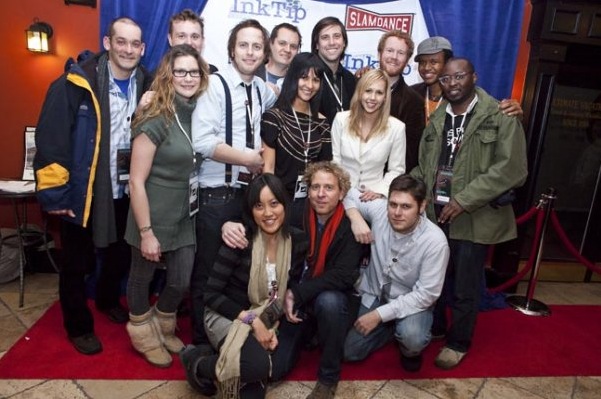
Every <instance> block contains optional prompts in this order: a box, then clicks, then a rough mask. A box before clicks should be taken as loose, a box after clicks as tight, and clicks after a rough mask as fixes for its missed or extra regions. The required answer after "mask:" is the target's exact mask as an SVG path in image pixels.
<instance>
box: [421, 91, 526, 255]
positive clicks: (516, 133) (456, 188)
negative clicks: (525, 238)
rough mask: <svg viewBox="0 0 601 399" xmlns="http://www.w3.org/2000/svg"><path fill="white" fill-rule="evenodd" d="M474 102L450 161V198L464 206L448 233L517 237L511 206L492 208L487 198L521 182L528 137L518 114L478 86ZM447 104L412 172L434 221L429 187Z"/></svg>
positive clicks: (487, 238)
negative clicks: (501, 106)
mask: <svg viewBox="0 0 601 399" xmlns="http://www.w3.org/2000/svg"><path fill="white" fill-rule="evenodd" d="M476 93H477V95H478V102H477V104H476V106H475V107H474V109H473V110H472V117H471V119H470V120H469V123H468V124H467V127H466V129H465V133H464V136H463V142H462V144H461V147H460V149H459V150H458V153H457V156H456V159H455V163H454V165H453V184H452V186H451V187H452V188H451V198H454V199H455V200H456V201H457V202H458V203H459V204H460V205H461V206H462V207H463V208H464V210H465V212H463V213H462V214H460V215H459V216H458V217H457V218H456V219H455V220H454V221H453V222H452V223H451V224H450V231H449V235H450V238H451V239H457V240H467V241H472V242H476V243H480V244H496V243H500V242H503V241H507V240H510V239H513V238H515V237H516V235H517V232H516V224H515V215H514V213H513V208H512V206H511V204H510V205H506V206H501V207H499V208H498V209H495V208H493V207H491V206H490V205H489V203H490V202H491V201H492V200H494V199H495V198H497V197H498V196H500V195H501V194H503V193H504V192H506V191H508V190H510V189H512V188H515V187H519V186H521V185H522V184H524V182H525V180H526V176H527V174H528V168H527V158H526V138H525V134H524V130H523V128H522V125H521V123H520V121H519V120H518V119H517V118H516V117H510V116H506V115H503V114H502V113H501V112H500V111H499V109H498V102H497V100H495V99H494V98H493V97H491V96H490V95H489V94H487V93H486V92H485V91H484V90H482V89H481V88H478V87H477V88H476ZM445 117H446V106H444V104H443V105H442V106H440V107H439V108H438V109H437V110H436V112H434V113H433V114H432V116H431V119H430V123H429V125H428V126H427V127H426V129H425V130H424V134H423V136H422V139H421V142H420V148H419V165H418V166H417V167H415V168H414V169H413V170H412V171H411V174H412V175H413V176H416V177H420V178H422V179H424V181H425V182H426V185H427V187H428V192H429V197H428V200H429V205H428V209H427V212H428V217H429V218H430V220H432V221H434V222H435V221H436V216H435V214H434V206H433V204H432V188H433V186H434V182H435V181H436V172H437V169H438V161H439V157H440V152H441V149H442V140H443V137H444V132H443V130H444V122H445Z"/></svg>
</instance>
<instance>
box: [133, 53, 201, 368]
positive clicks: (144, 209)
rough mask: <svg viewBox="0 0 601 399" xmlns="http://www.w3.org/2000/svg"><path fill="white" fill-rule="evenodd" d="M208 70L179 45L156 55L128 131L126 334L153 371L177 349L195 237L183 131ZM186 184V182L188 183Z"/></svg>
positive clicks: (189, 156) (191, 158)
mask: <svg viewBox="0 0 601 399" xmlns="http://www.w3.org/2000/svg"><path fill="white" fill-rule="evenodd" d="M207 85H208V67H207V64H206V63H205V62H204V61H203V60H202V58H201V57H200V54H199V53H198V51H196V50H195V49H194V48H192V47H191V46H189V45H187V44H183V45H178V46H173V47H172V48H171V49H170V50H169V51H168V52H167V54H166V55H165V56H164V57H163V59H162V61H161V63H160V65H159V68H158V69H157V72H156V76H155V79H154V82H153V83H152V86H151V88H150V90H152V91H153V92H154V95H153V96H152V97H151V99H150V101H149V103H148V105H146V106H145V107H144V108H143V109H142V111H141V112H140V115H138V116H137V118H136V120H135V121H134V123H133V125H132V137H133V139H132V153H131V167H130V171H129V172H130V173H129V174H130V179H129V188H130V198H131V202H130V204H131V205H130V210H129V216H128V221H127V228H126V232H125V239H126V240H127V242H128V243H129V244H130V245H131V248H132V262H131V271H130V275H129V280H128V283H127V302H128V305H129V309H130V315H129V323H127V332H128V333H129V336H130V338H131V342H132V345H133V347H134V348H135V349H136V350H137V351H138V352H140V353H141V354H142V355H143V356H144V357H145V358H146V360H147V361H148V362H149V363H151V364H153V365H155V366H157V367H169V366H170V365H171V362H172V358H171V355H170V354H169V352H171V353H177V352H179V351H180V350H181V349H183V347H184V344H183V343H182V341H181V340H180V339H179V338H177V337H176V336H175V334H174V332H175V326H176V310H177V307H178V305H179V303H180V302H181V300H182V297H183V295H184V293H185V291H186V290H187V289H188V286H189V283H190V276H191V273H192V266H193V263H194V253H195V245H196V237H195V232H194V218H192V217H191V214H192V213H193V211H194V209H197V204H198V202H197V194H198V193H197V190H196V186H195V184H196V169H197V168H196V159H195V154H194V150H193V148H192V142H191V141H190V140H191V136H190V130H191V118H192V111H193V110H194V107H195V105H196V99H197V98H198V96H199V95H200V94H201V93H202V92H203V91H204V90H206V88H207ZM192 183H194V184H192ZM158 266H164V267H165V268H166V280H167V282H166V285H165V288H164V289H163V291H162V293H161V295H160V297H159V298H158V301H157V302H156V304H155V305H154V306H153V307H151V306H150V303H149V298H148V296H149V295H148V292H149V285H150V282H151V280H152V277H153V275H154V271H155V269H156V268H157V267H158Z"/></svg>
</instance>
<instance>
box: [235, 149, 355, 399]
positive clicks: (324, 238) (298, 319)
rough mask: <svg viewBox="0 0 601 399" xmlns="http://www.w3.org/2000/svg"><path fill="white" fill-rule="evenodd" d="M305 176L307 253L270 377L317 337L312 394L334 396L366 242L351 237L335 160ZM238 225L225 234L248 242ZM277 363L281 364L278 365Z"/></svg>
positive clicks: (343, 177) (293, 276) (295, 276)
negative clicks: (317, 367) (359, 241)
mask: <svg viewBox="0 0 601 399" xmlns="http://www.w3.org/2000/svg"><path fill="white" fill-rule="evenodd" d="M303 181H305V182H306V184H307V188H308V190H307V191H308V198H309V206H308V207H307V214H306V223H305V225H306V235H307V236H308V238H309V243H310V244H309V253H308V256H307V260H306V262H304V264H303V265H301V267H300V268H293V269H291V270H290V278H289V282H288V290H287V291H286V298H285V312H286V320H282V322H281V324H280V327H279V331H280V334H279V336H278V338H279V342H280V345H279V347H278V349H277V350H276V351H275V352H274V353H273V355H272V360H273V363H274V368H273V373H272V376H271V377H272V380H279V379H282V378H284V376H285V375H286V374H288V373H289V372H290V371H291V370H292V368H293V367H294V366H295V364H296V362H297V361H298V358H299V354H300V351H301V349H303V348H304V347H306V346H307V345H311V344H310V343H311V342H312V341H313V338H314V337H315V338H317V340H316V341H317V343H319V345H320V346H321V348H322V352H321V357H320V360H319V369H318V371H317V379H318V381H317V384H316V385H315V387H314V389H313V391H312V392H311V393H310V394H309V396H308V398H310V399H317V398H333V397H334V395H335V393H336V388H337V386H338V381H339V380H340V369H341V363H342V356H343V344H344V338H345V337H346V334H347V332H348V330H349V328H350V327H351V323H352V321H353V318H352V315H354V313H355V312H353V311H352V309H356V304H357V300H356V297H354V296H353V293H354V290H353V285H354V283H355V282H356V280H357V278H358V277H359V262H360V259H361V256H362V253H363V248H362V245H361V244H359V243H358V242H357V241H355V239H354V238H353V232H352V230H351V225H350V221H349V220H348V218H347V217H346V216H345V214H344V207H343V205H342V199H343V198H344V196H345V194H346V192H347V191H348V190H349V189H350V178H349V176H348V173H346V172H345V171H344V170H343V169H342V168H341V167H340V166H338V165H336V164H335V163H333V162H328V161H326V162H316V163H311V164H309V166H308V167H307V169H306V170H305V174H304V177H303ZM240 227H241V226H240V225H237V224H230V223H226V224H225V225H224V227H223V239H224V241H225V242H226V243H227V244H228V245H231V246H235V247H244V246H245V245H246V242H245V241H244V240H243V236H242V235H241V234H239V231H240ZM276 366H277V367H276Z"/></svg>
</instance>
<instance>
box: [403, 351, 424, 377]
mask: <svg viewBox="0 0 601 399" xmlns="http://www.w3.org/2000/svg"><path fill="white" fill-rule="evenodd" d="M422 360H423V358H422V354H421V353H420V354H419V355H416V356H405V355H403V354H402V353H401V366H402V367H403V369H404V370H405V371H408V372H410V373H415V372H417V371H419V369H421V368H422Z"/></svg>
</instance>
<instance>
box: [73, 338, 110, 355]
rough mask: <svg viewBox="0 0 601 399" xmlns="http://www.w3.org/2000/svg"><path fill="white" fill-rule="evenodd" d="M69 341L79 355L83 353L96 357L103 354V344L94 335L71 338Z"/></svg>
mask: <svg viewBox="0 0 601 399" xmlns="http://www.w3.org/2000/svg"><path fill="white" fill-rule="evenodd" d="M69 341H70V342H71V344H73V347H74V348H75V349H77V351H78V352H79V353H83V354H84V355H95V354H96V353H100V352H102V344H101V343H100V340H99V339H98V337H97V336H96V335H94V333H88V334H84V335H80V336H78V337H69Z"/></svg>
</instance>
